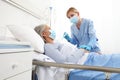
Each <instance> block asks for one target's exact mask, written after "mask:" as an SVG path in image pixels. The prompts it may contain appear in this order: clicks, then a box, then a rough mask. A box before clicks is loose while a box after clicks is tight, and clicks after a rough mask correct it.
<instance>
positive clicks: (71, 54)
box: [35, 24, 84, 63]
mask: <svg viewBox="0 0 120 80" xmlns="http://www.w3.org/2000/svg"><path fill="white" fill-rule="evenodd" d="M35 31H36V32H37V33H38V34H39V35H40V36H41V37H42V39H43V40H44V42H45V54H46V55H47V56H49V57H51V58H52V59H53V60H55V61H56V62H58V63H64V62H69V63H77V62H78V60H79V59H80V58H81V57H82V56H83V55H84V50H83V49H77V48H76V47H74V46H73V45H70V44H67V45H66V44H62V43H59V42H55V41H54V39H55V37H56V34H55V32H54V31H53V30H51V28H50V27H49V26H48V25H45V24H42V25H39V26H37V27H35ZM73 47H74V48H73ZM70 50H71V51H70Z"/></svg>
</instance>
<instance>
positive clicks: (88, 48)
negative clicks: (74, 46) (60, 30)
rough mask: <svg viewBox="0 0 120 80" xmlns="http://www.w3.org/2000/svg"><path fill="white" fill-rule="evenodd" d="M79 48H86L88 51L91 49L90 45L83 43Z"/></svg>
mask: <svg viewBox="0 0 120 80" xmlns="http://www.w3.org/2000/svg"><path fill="white" fill-rule="evenodd" d="M79 48H82V49H85V50H87V51H91V47H90V46H88V45H81V46H80V47H79Z"/></svg>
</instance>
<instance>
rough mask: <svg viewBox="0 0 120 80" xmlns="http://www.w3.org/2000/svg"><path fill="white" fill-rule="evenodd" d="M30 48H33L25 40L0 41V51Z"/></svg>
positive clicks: (17, 50)
mask: <svg viewBox="0 0 120 80" xmlns="http://www.w3.org/2000/svg"><path fill="white" fill-rule="evenodd" d="M31 50H33V48H32V47H31V45H30V44H29V43H27V42H0V53H6V52H20V51H31Z"/></svg>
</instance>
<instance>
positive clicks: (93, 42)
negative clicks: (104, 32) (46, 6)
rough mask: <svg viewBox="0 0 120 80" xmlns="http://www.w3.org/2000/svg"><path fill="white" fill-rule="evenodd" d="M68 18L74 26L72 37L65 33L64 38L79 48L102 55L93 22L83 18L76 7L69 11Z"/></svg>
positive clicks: (72, 27)
mask: <svg viewBox="0 0 120 80" xmlns="http://www.w3.org/2000/svg"><path fill="white" fill-rule="evenodd" d="M66 16H67V18H68V19H70V21H71V22H72V23H73V24H72V25H71V37H70V36H69V35H68V34H67V33H66V32H65V33H64V38H65V39H66V40H67V41H68V42H70V43H72V44H74V45H77V47H78V48H83V49H86V50H87V51H90V52H97V53H101V51H100V48H99V45H98V39H97V37H96V33H95V29H94V25H93V21H91V20H89V19H85V18H81V17H80V13H79V11H78V10H77V9H76V8H74V7H71V8H69V9H68V11H67V13H66Z"/></svg>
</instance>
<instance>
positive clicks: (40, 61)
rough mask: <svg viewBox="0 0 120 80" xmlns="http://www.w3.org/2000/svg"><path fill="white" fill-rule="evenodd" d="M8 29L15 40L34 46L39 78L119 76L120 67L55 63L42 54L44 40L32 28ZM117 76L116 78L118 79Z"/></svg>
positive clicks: (79, 79)
mask: <svg viewBox="0 0 120 80" xmlns="http://www.w3.org/2000/svg"><path fill="white" fill-rule="evenodd" d="M9 29H10V31H11V32H12V33H13V35H14V36H15V38H16V39H17V40H19V41H27V42H30V43H31V45H32V47H33V48H34V50H35V52H34V54H36V56H34V55H33V71H34V72H35V74H37V73H36V72H37V71H38V70H39V71H40V73H39V74H38V75H37V77H39V78H41V79H39V80H105V79H106V80H109V79H110V80H112V79H111V78H112V77H113V76H112V74H111V73H116V74H115V75H114V76H115V77H118V78H119V76H120V74H119V73H120V68H111V67H100V66H87V65H78V64H68V63H66V64H59V63H56V62H55V61H54V60H52V59H51V58H50V57H48V56H46V55H44V54H43V53H44V42H43V41H42V39H41V38H40V36H38V34H37V33H35V32H34V30H33V29H30V28H27V27H25V26H24V27H22V26H19V27H16V26H9ZM38 67H39V69H38ZM36 68H37V69H36ZM62 69H63V70H62ZM35 70H36V71H35ZM52 70H53V72H54V71H55V73H56V74H55V73H53V72H52ZM47 71H48V72H47ZM56 71H58V72H56ZM60 71H61V73H62V74H63V75H65V76H62V75H60V76H58V75H59V74H58V73H59V72H60ZM85 73H89V74H87V75H85ZM96 73H97V74H99V75H96V77H95V78H93V79H91V75H94V74H96ZM51 74H53V75H51ZM33 75H34V74H33ZM48 75H50V76H48ZM54 75H56V76H57V77H56V79H51V78H53V77H51V76H54ZM111 76H112V77H111ZM35 77H36V76H35ZM42 77H44V78H47V77H48V78H47V79H44V78H42ZM62 77H65V78H62ZM118 78H117V80H120V79H118ZM33 79H35V78H34V76H33ZM36 79H37V78H36ZM114 80H115V79H114Z"/></svg>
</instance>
